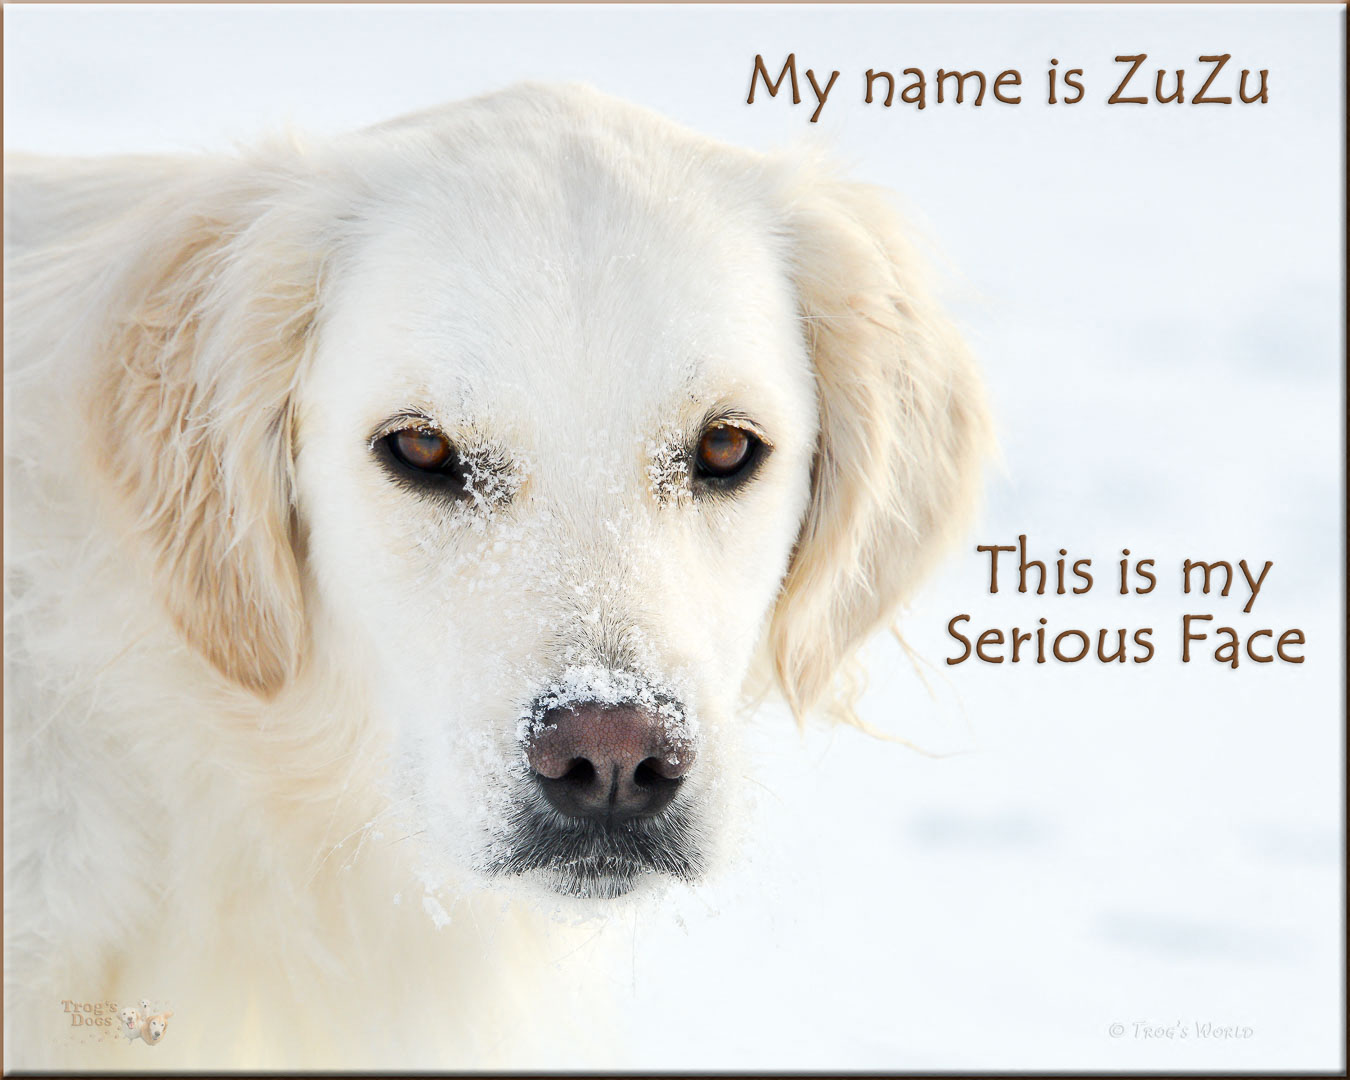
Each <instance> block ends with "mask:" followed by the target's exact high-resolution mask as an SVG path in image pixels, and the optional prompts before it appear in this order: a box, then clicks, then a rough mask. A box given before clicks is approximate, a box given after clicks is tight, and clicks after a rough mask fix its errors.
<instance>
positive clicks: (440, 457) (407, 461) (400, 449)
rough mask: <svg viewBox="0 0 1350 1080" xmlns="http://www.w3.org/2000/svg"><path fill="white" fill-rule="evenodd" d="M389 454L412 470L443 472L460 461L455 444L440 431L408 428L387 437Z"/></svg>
mask: <svg viewBox="0 0 1350 1080" xmlns="http://www.w3.org/2000/svg"><path fill="white" fill-rule="evenodd" d="M386 443H387V445H388V447H389V452H390V453H392V454H393V455H394V457H396V458H397V459H398V460H399V461H401V462H402V463H403V464H404V465H407V466H408V468H410V469H419V470H421V471H422V472H441V471H443V470H444V469H445V467H446V466H447V465H450V464H454V463H456V462H457V460H458V455H457V454H456V453H455V446H454V444H453V443H452V442H451V441H450V440H449V439H447V438H446V437H445V436H444V435H442V434H441V433H440V432H439V431H422V430H418V429H416V428H407V429H405V430H403V431H396V432H394V433H393V434H392V435H389V436H387V438H386Z"/></svg>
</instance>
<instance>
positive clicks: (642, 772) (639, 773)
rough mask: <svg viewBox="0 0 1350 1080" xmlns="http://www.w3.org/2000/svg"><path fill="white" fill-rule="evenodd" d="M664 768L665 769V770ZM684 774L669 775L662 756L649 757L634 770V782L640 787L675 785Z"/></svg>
mask: <svg viewBox="0 0 1350 1080" xmlns="http://www.w3.org/2000/svg"><path fill="white" fill-rule="evenodd" d="M663 770H664V771H663ZM682 779H684V778H683V777H682V776H670V775H668V769H666V766H665V763H664V762H662V761H661V759H660V758H654V757H649V758H648V759H647V760H646V761H644V762H642V763H641V764H639V765H638V767H637V768H636V769H635V770H634V771H633V783H635V784H637V786H638V787H640V788H659V787H662V786H663V785H667V784H669V785H675V784H678V783H679V782H680V781H681V780H682Z"/></svg>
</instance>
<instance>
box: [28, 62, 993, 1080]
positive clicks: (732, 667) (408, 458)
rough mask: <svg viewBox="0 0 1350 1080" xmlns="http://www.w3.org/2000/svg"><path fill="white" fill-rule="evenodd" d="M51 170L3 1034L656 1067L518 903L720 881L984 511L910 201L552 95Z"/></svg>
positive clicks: (545, 91)
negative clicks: (788, 735) (751, 795)
mask: <svg viewBox="0 0 1350 1080" xmlns="http://www.w3.org/2000/svg"><path fill="white" fill-rule="evenodd" d="M6 167H7V177H6V183H7V189H6V202H5V207H6V213H7V217H8V220H7V232H6V239H7V245H8V251H7V263H6V279H5V280H6V287H7V297H6V319H5V327H6V341H7V352H6V368H7V392H6V399H5V400H6V409H7V414H6V426H5V436H6V454H7V458H6V476H5V479H6V495H7V498H8V504H9V505H8V509H7V516H6V522H7V536H6V540H7V547H6V561H7V564H8V566H7V569H8V571H9V577H8V585H7V590H8V591H7V594H6V602H7V619H8V635H7V664H8V667H7V673H6V679H5V690H6V694H7V717H8V724H7V729H6V754H5V761H6V767H7V782H6V787H5V792H6V799H7V808H6V809H7V816H6V847H5V852H6V861H7V868H6V877H5V889H6V905H7V921H6V931H7V936H8V942H7V944H8V957H9V959H8V968H7V980H8V990H7V1006H8V1008H7V1017H6V1028H7V1030H6V1048H7V1059H8V1060H7V1062H6V1064H7V1065H8V1066H10V1067H33V1066H38V1065H51V1064H69V1063H71V1062H72V1061H73V1060H75V1059H74V1057H73V1055H76V1054H78V1053H89V1052H90V1051H87V1050H85V1049H82V1048H79V1047H73V1046H70V1047H67V1046H65V1045H64V1044H63V1043H62V1041H61V1035H60V1032H59V1030H57V1029H53V1028H52V1025H51V1024H50V1023H49V1020H50V1019H51V1017H49V1016H48V1014H49V1013H52V1012H53V1010H52V1009H51V1007H50V1003H51V1001H54V1000H59V999H61V998H69V997H79V996H81V995H83V996H85V997H88V998H90V999H103V998H107V999H110V1000H120V999H119V993H124V992H125V990H126V988H127V987H130V986H136V987H140V986H153V987H154V988H155V991H156V993H157V994H160V995H161V996H162V997H163V998H165V999H169V1000H172V1001H173V1002H174V1003H175V1009H176V1011H177V1013H178V1016H179V1019H178V1020H177V1025H178V1027H177V1031H176V1036H175V1038H174V1039H170V1040H165V1044H164V1049H163V1051H162V1052H157V1054H156V1055H155V1057H156V1059H157V1060H156V1065H157V1066H161V1065H170V1066H174V1067H184V1066H196V1067H205V1068H220V1067H245V1068H247V1067H265V1068H279V1067H287V1066H290V1067H301V1068H314V1067H320V1066H323V1065H334V1064H336V1065H342V1066H346V1067H355V1066H361V1065H375V1066H384V1067H411V1066H432V1067H465V1066H485V1065H492V1064H509V1065H513V1066H518V1067H526V1066H558V1065H564V1064H568V1063H569V1062H574V1061H580V1062H583V1063H587V1064H591V1065H596V1064H601V1065H603V1064H607V1063H609V1061H610V1060H611V1058H610V1057H609V1056H607V1055H610V1054H613V1053H617V1051H615V1050H614V1049H613V1048H612V1046H611V1045H610V1043H611V1039H612V1036H611V1035H610V1034H609V1033H605V1032H603V1031H597V1032H595V1033H594V1040H595V1041H594V1044H593V1045H589V1046H588V1044H587V1043H586V1041H585V1037H584V1033H585V1026H584V1024H583V1025H580V1026H576V1025H574V1026H573V1028H572V1029H571V1031H572V1034H570V1035H569V1036H568V1038H567V1040H559V1039H556V1038H554V1039H550V1038H549V1033H550V1032H552V1031H556V1030H566V1027H565V1025H564V1024H563V1023H562V1022H561V1020H560V1019H559V1016H560V1013H561V1010H562V1006H561V1004H560V1002H562V1001H565V1000H578V999H579V1000H580V1001H581V1003H582V1005H583V1006H584V1004H585V1000H586V999H585V993H586V991H585V989H584V988H582V987H579V985H576V984H570V983H569V984H567V985H563V986H561V987H560V986H558V985H553V984H550V979H553V980H554V983H557V982H558V980H560V979H565V978H570V976H566V975H565V973H563V974H560V971H559V969H558V967H557V965H556V964H554V963H553V962H552V961H554V960H555V959H556V958H557V957H558V956H559V955H561V952H562V946H561V945H559V944H557V942H558V941H559V940H560V938H559V935H562V936H563V937H566V936H567V933H568V927H566V926H562V925H561V924H560V923H559V922H558V920H557V918H556V913H552V914H551V913H550V912H549V911H548V910H547V908H548V907H549V906H550V905H549V904H543V905H540V904H537V903H533V902H531V903H525V902H520V903H514V904H512V905H511V906H510V907H509V910H507V911H506V912H505V913H502V912H500V910H499V909H500V908H501V905H502V893H501V892H500V891H499V890H501V889H506V890H507V891H508V893H509V894H510V895H511V896H518V895H520V894H521V893H522V892H524V893H531V892H533V893H534V894H535V895H540V894H547V895H550V896H554V897H555V901H553V902H551V903H554V904H556V903H561V902H563V901H560V900H557V899H556V897H558V896H568V897H574V898H577V899H575V900H572V901H569V902H568V903H569V904H571V905H574V906H573V907H569V909H568V910H579V909H585V910H587V911H590V910H594V909H601V910H603V909H605V908H606V906H607V905H612V903H613V901H612V899H610V898H613V897H617V896H620V895H623V894H628V893H632V894H633V895H635V896H640V895H642V894H643V893H647V892H651V891H652V890H653V889H654V888H659V887H660V886H661V885H662V883H663V882H669V881H672V880H686V881H692V880H696V879H698V878H699V877H700V876H701V875H702V874H704V873H705V872H706V871H707V870H708V869H709V868H710V867H711V866H713V865H714V864H715V862H716V859H717V856H718V853H719V850H721V838H722V837H723V836H724V835H725V833H726V822H727V819H728V816H729V813H730V808H731V806H732V805H733V803H734V801H735V788H736V784H735V783H734V781H735V779H736V777H737V776H738V775H739V771H738V770H737V769H731V768H729V767H728V763H729V761H730V760H731V755H733V754H734V753H735V745H736V739H735V728H736V724H735V719H736V716H737V713H738V709H740V708H741V706H742V704H743V702H745V701H746V700H748V695H749V694H751V693H752V692H756V691H757V690H758V689H761V688H763V687H764V686H766V685H768V684H770V683H773V684H776V686H777V688H778V689H779V690H780V691H781V693H782V694H783V695H784V696H785V697H786V700H787V701H788V703H789V704H790V705H791V707H792V709H793V710H794V711H795V712H796V713H797V714H798V716H799V717H800V716H805V715H806V714H807V713H808V712H810V711H811V710H813V709H816V708H818V707H820V706H822V705H828V704H829V703H830V702H831V700H832V699H833V697H834V691H833V690H832V687H833V685H834V683H835V677H836V675H837V674H838V672H839V671H840V669H841V666H842V665H844V664H845V663H846V662H847V661H848V660H849V658H850V656H851V655H852V654H853V652H854V651H855V650H856V648H857V647H858V646H859V645H860V643H861V642H862V641H863V640H864V639H865V638H866V637H867V635H868V634H869V633H870V632H871V631H872V630H874V629H875V628H876V627H878V626H879V625H881V624H883V623H884V622H885V621H886V620H887V619H888V618H889V617H890V615H891V614H892V612H893V611H894V610H895V609H896V607H897V605H899V604H900V603H902V602H903V601H904V600H905V598H906V597H907V596H908V595H909V594H910V592H911V590H913V588H914V587H915V585H916V583H917V582H918V581H919V580H920V579H921V578H922V577H923V576H924V574H925V572H926V571H927V570H928V569H929V568H930V567H931V565H932V564H933V563H934V561H935V559H936V557H937V556H938V554H939V553H940V552H941V551H942V549H943V547H944V546H945V545H946V544H947V543H948V542H949V541H950V540H951V539H952V538H953V537H954V536H955V535H956V534H957V532H958V531H959V529H960V528H961V527H962V525H963V521H964V518H965V516H966V515H967V513H968V511H969V510H970V509H971V507H972V505H973V501H974V497H975V492H976V487H977V480H978V473H979V462H980V459H981V456H982V454H983V453H984V450H985V447H986V440H987V423H986V417H985V411H984V405H983V397H982V390H981V385H980V382H979V379H978V376H977V373H976V369H975V367H974V366H973V364H972V362H971V361H970V359H969V358H968V356H967V353H966V352H965V350H964V349H963V347H962V345H961V343H960V341H959V340H958V338H957V336H956V335H955V333H954V332H953V330H952V328H951V327H950V325H949V324H948V322H947V321H946V320H945V319H944V317H943V316H942V314H941V313H940V312H939V311H938V310H937V309H936V308H935V307H934V304H933V302H932V300H931V298H930V295H929V293H928V292H927V290H926V287H925V285H924V281H923V275H922V272H921V268H920V267H919V266H918V265H917V264H916V261H915V258H914V256H913V254H912V253H911V250H910V248H909V247H908V245H907V243H906V241H905V237H904V233H903V230H902V228H901V226H900V225H899V224H898V223H897V221H896V219H895V218H894V217H893V216H892V214H891V213H890V211H889V210H888V209H887V206H886V202H885V199H884V198H883V197H882V196H881V195H880V194H879V193H878V192H876V191H874V190H871V189H869V188H865V187H862V186H859V185H855V184H852V183H847V182H844V181H841V180H839V179H837V178H835V177H833V176H832V175H831V174H830V173H829V172H828V171H827V170H825V169H824V168H822V167H820V166H819V165H818V164H815V163H813V162H803V161H802V160H799V159H790V158H786V157H772V156H764V155H761V154H758V153H752V152H749V151H744V150H738V149H734V148H731V147H728V146H724V145H721V144H718V143H715V142H712V141H710V140H708V139H705V138H701V137H698V136H696V135H693V134H691V133H689V132H687V131H685V130H683V129H681V128H678V127H676V126H674V125H672V124H671V123H669V122H666V121H664V120H662V119H660V118H659V117H657V116H655V115H653V114H651V113H649V112H646V111H644V110H641V109H638V108H634V107H631V106H628V105H624V104H621V103H619V102H616V101H613V100H610V99H607V98H604V97H602V96H600V95H598V94H596V93H594V92H591V91H588V90H585V89H578V88H567V89H551V88H543V87H537V86H527V87H520V88H516V89H513V90H510V91H507V92H504V93H500V94H494V95H491V96H489V97H485V98H481V99H478V100H475V101H470V102H467V103H463V104H457V105H452V106H449V107H446V108H443V109H438V110H434V111H431V112H426V113H422V114H418V115H415V116H411V117H407V118H404V119H401V120H397V121H393V122H391V123H388V124H384V125H381V126H378V127H375V128H372V129H369V130H366V131H362V132H358V133H356V134H354V135H349V136H344V137H341V138H335V139H332V140H326V141H323V142H319V143H315V144H304V145H299V144H293V143H285V144H276V145H267V146H264V147H262V148H260V149H258V150H256V151H255V152H252V153H249V154H246V155H243V156H229V157H202V158H120V159H113V160H106V161H51V160H36V159H28V158H12V159H11V160H10V161H8V162H7V166H6ZM404 897H411V898H412V899H411V900H409V901H408V902H404ZM611 910H612V908H611ZM438 931H439V932H438ZM571 933H572V934H573V936H575V935H576V934H577V933H579V931H575V930H573V931H571ZM567 947H568V948H569V949H570V948H574V947H575V944H574V943H573V944H571V945H568V946H567ZM354 1002H360V1003H361V1004H360V1006H359V1007H355V1006H354V1005H353V1003H354ZM381 1008H383V1009H384V1011H383V1012H382V1011H381ZM56 1011H58V1012H59V1010H56ZM527 1018H528V1019H527ZM55 1019H56V1020H57V1021H59V1020H60V1017H59V1016H56V1017H55ZM532 1037H533V1038H534V1042H533V1043H531V1042H530V1039H531V1038H532ZM80 1061H81V1062H82V1063H85V1064H93V1065H97V1064H99V1063H100V1062H99V1061H85V1059H80ZM103 1063H105V1064H106V1063H107V1062H106V1061H105V1062H103ZM112 1064H113V1065H114V1066H117V1062H116V1061H115V1060H114V1061H112Z"/></svg>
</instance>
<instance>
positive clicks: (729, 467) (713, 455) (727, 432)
mask: <svg viewBox="0 0 1350 1080" xmlns="http://www.w3.org/2000/svg"><path fill="white" fill-rule="evenodd" d="M761 445H762V444H761V443H760V441H759V439H758V438H756V437H755V436H754V435H753V434H751V433H750V432H748V431H746V430H745V429H744V428H738V427H733V426H732V425H730V424H710V425H709V426H708V427H707V428H706V429H705V430H704V432H703V435H702V436H701V437H700V438H699V440H698V449H697V450H696V451H695V453H694V463H695V465H696V466H697V470H698V474H699V475H700V476H703V477H712V478H714V479H718V480H729V479H731V478H733V477H735V476H737V475H738V474H740V473H742V472H744V471H745V470H746V469H747V468H748V467H749V466H750V465H751V464H753V463H754V461H755V459H756V457H757V456H758V450H759V448H760V446H761Z"/></svg>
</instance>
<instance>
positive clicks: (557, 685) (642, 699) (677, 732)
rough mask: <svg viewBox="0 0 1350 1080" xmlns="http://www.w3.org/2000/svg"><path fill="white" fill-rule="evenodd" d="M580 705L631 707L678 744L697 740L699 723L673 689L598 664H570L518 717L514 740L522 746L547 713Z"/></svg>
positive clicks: (660, 682)
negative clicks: (646, 715) (645, 714)
mask: <svg viewBox="0 0 1350 1080" xmlns="http://www.w3.org/2000/svg"><path fill="white" fill-rule="evenodd" d="M579 705H614V706H618V705H634V706H637V707H638V708H640V709H643V710H645V711H647V712H649V713H651V714H654V715H655V716H657V717H659V718H660V720H661V724H662V727H663V728H664V729H665V731H666V734H667V735H668V736H669V738H670V739H671V740H673V741H674V742H676V743H677V744H685V745H690V744H692V743H694V742H695V741H696V740H697V738H698V721H697V719H696V717H695V716H694V715H693V713H692V712H691V711H690V710H689V709H687V708H686V707H685V706H684V705H683V704H681V695H680V694H679V692H678V691H677V690H676V688H675V687H673V686H671V685H669V684H668V683H666V682H665V681H664V680H661V679H658V678H656V677H653V676H651V675H646V674H639V673H637V672H633V671H624V670H619V669H616V668H611V667H602V666H601V665H598V664H573V665H571V666H569V667H567V668H565V669H564V670H563V672H562V674H561V675H559V676H558V677H557V678H556V679H554V680H553V681H552V682H551V683H549V684H548V685H547V686H546V687H545V688H544V689H543V692H542V693H540V694H539V695H538V696H537V697H536V698H535V700H534V704H533V707H532V708H531V710H530V711H529V712H528V713H527V714H526V715H525V716H523V717H521V719H520V722H519V724H518V725H517V729H516V734H517V737H518V738H519V739H520V741H521V742H522V743H523V742H526V741H528V740H529V739H530V738H532V737H533V736H535V735H537V734H538V733H539V731H540V730H541V728H542V727H543V726H544V716H545V714H546V713H548V712H549V711H550V710H552V709H575V708H576V707H577V706H579Z"/></svg>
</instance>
